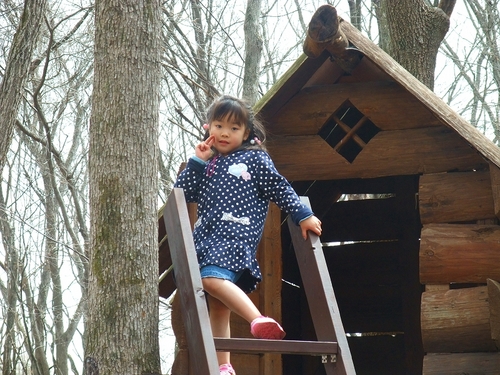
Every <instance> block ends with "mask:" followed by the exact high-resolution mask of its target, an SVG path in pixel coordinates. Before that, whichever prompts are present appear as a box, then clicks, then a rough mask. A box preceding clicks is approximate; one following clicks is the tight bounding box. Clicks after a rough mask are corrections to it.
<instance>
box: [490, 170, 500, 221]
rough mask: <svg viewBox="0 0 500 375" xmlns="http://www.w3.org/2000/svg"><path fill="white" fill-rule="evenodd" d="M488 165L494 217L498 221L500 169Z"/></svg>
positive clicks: (499, 209) (499, 213)
mask: <svg viewBox="0 0 500 375" xmlns="http://www.w3.org/2000/svg"><path fill="white" fill-rule="evenodd" d="M489 165H490V178H491V191H492V196H493V202H494V211H495V216H496V217H497V218H499V219H500V168H498V167H497V166H496V165H495V164H493V163H489Z"/></svg>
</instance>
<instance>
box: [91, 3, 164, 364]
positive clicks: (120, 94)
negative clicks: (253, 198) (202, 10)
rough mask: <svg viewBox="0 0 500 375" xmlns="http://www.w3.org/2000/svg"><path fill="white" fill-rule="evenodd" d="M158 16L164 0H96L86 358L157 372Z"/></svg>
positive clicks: (100, 362)
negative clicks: (161, 2) (159, 0)
mask: <svg viewBox="0 0 500 375" xmlns="http://www.w3.org/2000/svg"><path fill="white" fill-rule="evenodd" d="M160 14H161V13H160V4H159V2H157V1H147V0H145V1H144V0H127V1H122V0H115V1H97V2H96V4H95V52H94V89H93V94H92V102H93V108H92V115H91V122H90V150H89V160H90V164H89V169H90V181H89V182H90V223H91V255H90V274H89V303H88V310H87V320H86V324H87V325H86V329H87V339H86V359H85V366H86V368H87V371H91V370H92V371H93V370H96V371H99V372H100V373H103V374H144V373H151V374H154V373H156V374H157V373H160V358H159V343H158V249H157V246H158V244H157V241H158V228H157V207H158V203H157V193H158V182H157V181H158V180H157V176H158V110H159V88H160V85H159V83H160V81H159V79H160V48H159V47H160V44H159V40H160V39H159V34H160ZM92 373H94V372H92ZM96 373H97V372H96Z"/></svg>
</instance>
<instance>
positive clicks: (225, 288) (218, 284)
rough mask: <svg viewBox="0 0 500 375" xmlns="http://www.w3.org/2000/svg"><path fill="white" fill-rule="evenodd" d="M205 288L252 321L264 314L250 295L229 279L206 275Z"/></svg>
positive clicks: (232, 309)
mask: <svg viewBox="0 0 500 375" xmlns="http://www.w3.org/2000/svg"><path fill="white" fill-rule="evenodd" d="M202 282H203V289H205V291H206V292H207V293H208V294H209V295H210V296H212V297H214V298H215V299H217V300H219V301H220V302H222V303H223V304H224V305H225V306H227V308H229V309H230V310H231V311H234V312H235V313H236V314H238V315H239V316H241V317H242V318H243V319H245V320H246V321H247V322H249V323H251V322H252V321H253V320H254V319H255V318H258V317H259V316H261V315H262V314H261V313H260V311H259V309H257V307H256V306H255V305H254V303H253V302H252V300H251V299H250V298H249V297H248V295H247V294H246V293H245V292H244V291H242V290H241V289H240V288H239V287H238V286H236V285H235V284H233V283H232V282H231V281H229V280H223V279H217V278H214V277H206V278H203V279H202Z"/></svg>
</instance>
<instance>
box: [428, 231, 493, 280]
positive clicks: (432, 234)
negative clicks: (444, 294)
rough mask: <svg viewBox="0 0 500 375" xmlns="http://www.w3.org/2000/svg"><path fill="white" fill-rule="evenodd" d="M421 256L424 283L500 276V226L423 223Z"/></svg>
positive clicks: (485, 278)
mask: <svg viewBox="0 0 500 375" xmlns="http://www.w3.org/2000/svg"><path fill="white" fill-rule="evenodd" d="M419 258H420V282H421V283H422V284H449V283H452V282H455V283H486V280H487V279H488V278H491V279H495V280H500V226H498V225H477V224H428V225H424V227H423V229H422V232H421V241H420V254H419Z"/></svg>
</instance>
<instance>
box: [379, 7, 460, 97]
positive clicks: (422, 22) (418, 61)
mask: <svg viewBox="0 0 500 375" xmlns="http://www.w3.org/2000/svg"><path fill="white" fill-rule="evenodd" d="M455 2H456V0H442V1H440V3H439V5H438V6H437V7H433V6H430V5H429V4H427V3H426V2H424V1H423V0H418V1H414V0H401V1H389V0H381V1H380V7H381V12H382V14H383V15H384V17H383V18H381V19H379V22H380V23H379V30H380V29H384V28H387V30H388V35H387V37H388V40H387V41H385V42H386V44H385V45H384V46H385V48H386V51H387V52H388V53H389V54H390V55H391V56H392V57H394V59H395V60H396V61H397V62H399V63H400V64H401V65H402V66H403V67H405V68H406V70H408V71H409V72H410V73H412V74H413V75H414V76H415V77H416V78H418V79H419V80H420V81H421V82H422V83H423V84H425V85H426V86H427V87H429V88H430V89H431V90H433V89H434V73H435V69H436V57H437V53H438V50H439V46H440V45H441V42H442V41H443V39H444V36H445V35H446V33H447V32H448V28H449V25H450V16H451V13H452V12H453V8H454V6H455Z"/></svg>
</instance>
